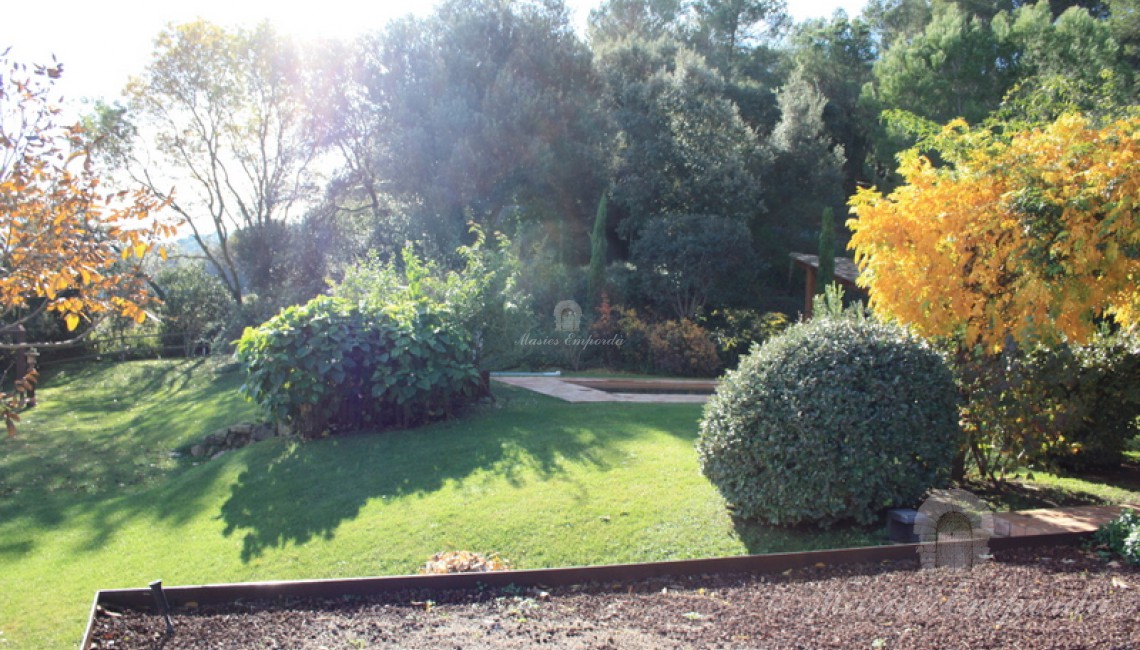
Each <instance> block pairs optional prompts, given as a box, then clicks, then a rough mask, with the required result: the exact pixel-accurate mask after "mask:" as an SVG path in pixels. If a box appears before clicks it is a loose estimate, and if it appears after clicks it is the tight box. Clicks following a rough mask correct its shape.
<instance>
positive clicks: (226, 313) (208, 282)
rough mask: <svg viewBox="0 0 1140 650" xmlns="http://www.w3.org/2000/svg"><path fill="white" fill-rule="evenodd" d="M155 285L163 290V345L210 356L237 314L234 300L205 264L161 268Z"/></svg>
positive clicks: (186, 353)
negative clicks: (229, 322)
mask: <svg viewBox="0 0 1140 650" xmlns="http://www.w3.org/2000/svg"><path fill="white" fill-rule="evenodd" d="M154 284H155V285H156V286H158V287H159V289H160V290H161V296H160V297H161V298H162V344H163V346H164V347H175V346H180V347H181V348H182V353H183V354H184V355H186V356H191V355H193V354H196V353H208V352H209V351H210V349H211V347H213V344H214V342H215V341H217V340H219V338H220V337H221V335H222V334H223V332H225V329H226V324H227V322H228V321H229V320H230V319H231V317H232V316H233V314H234V310H235V308H236V305H235V304H234V299H233V297H232V296H230V294H229V292H228V291H226V287H225V285H224V284H222V281H221V280H219V279H218V278H217V277H216V276H213V275H211V274H210V273H209V272H207V271H206V269H205V267H204V266H203V265H202V264H180V265H177V266H170V267H166V268H164V269H162V270H161V271H159V272H158V274H157V275H156V276H155V279H154Z"/></svg>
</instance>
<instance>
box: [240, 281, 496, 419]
mask: <svg viewBox="0 0 1140 650" xmlns="http://www.w3.org/2000/svg"><path fill="white" fill-rule="evenodd" d="M237 356H238V359H239V360H240V361H241V363H242V364H244V366H245V368H246V370H247V373H248V378H247V380H246V382H245V384H244V385H243V386H242V391H243V392H244V393H245V394H246V395H247V396H249V397H250V398H251V399H253V401H255V402H257V403H258V404H259V405H261V407H262V408H263V409H264V410H265V411H266V413H267V414H268V415H269V416H270V417H271V418H272V419H273V420H275V421H277V422H283V423H287V424H289V425H290V426H292V427H293V428H294V430H295V431H297V432H298V433H300V434H301V435H303V436H305V437H314V436H319V435H324V434H326V433H331V432H336V431H351V430H358V429H363V428H370V427H376V428H380V427H389V426H399V427H407V426H414V425H417V424H421V423H423V422H426V421H430V420H433V419H439V418H442V417H446V416H449V415H451V413H452V412H453V410H454V408H455V407H456V406H457V405H459V404H460V403H462V402H463V401H464V400H465V399H468V398H470V397H472V396H474V395H476V394H477V392H478V390H479V386H480V376H479V372H478V370H477V369H476V366H475V350H474V347H473V345H472V343H471V340H470V336H469V335H468V334H467V333H466V332H465V331H464V330H462V329H460V328H458V327H455V326H453V325H451V321H449V320H448V319H447V318H445V317H444V315H442V314H440V313H437V312H435V311H433V310H431V309H429V308H427V306H426V305H423V304H421V305H419V306H418V308H416V309H411V310H409V309H402V310H401V309H393V310H383V309H371V308H368V307H367V306H366V305H365V304H364V303H355V302H351V301H348V300H345V299H343V298H333V297H328V296H321V297H318V298H315V299H313V300H312V301H310V302H309V303H307V304H305V305H300V306H296V307H289V308H288V309H285V310H283V311H282V312H281V313H280V314H278V315H277V316H275V317H273V318H271V319H270V320H269V321H267V322H266V323H264V324H262V325H261V326H260V327H257V328H248V329H246V331H245V334H244V335H243V336H242V338H241V340H240V341H238V345H237Z"/></svg>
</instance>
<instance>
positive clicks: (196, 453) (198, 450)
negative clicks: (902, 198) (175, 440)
mask: <svg viewBox="0 0 1140 650" xmlns="http://www.w3.org/2000/svg"><path fill="white" fill-rule="evenodd" d="M190 455H191V456H193V457H194V458H201V457H202V456H205V455H206V447H205V446H204V445H194V446H193V447H191V448H190Z"/></svg>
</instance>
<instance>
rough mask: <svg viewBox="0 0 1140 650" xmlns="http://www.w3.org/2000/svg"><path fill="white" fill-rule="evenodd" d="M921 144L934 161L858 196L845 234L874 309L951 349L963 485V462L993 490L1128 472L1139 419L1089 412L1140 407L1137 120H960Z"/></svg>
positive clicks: (912, 158) (907, 162)
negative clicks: (1045, 475) (1048, 471)
mask: <svg viewBox="0 0 1140 650" xmlns="http://www.w3.org/2000/svg"><path fill="white" fill-rule="evenodd" d="M924 146H926V147H927V150H930V151H933V152H935V153H936V154H937V156H938V157H937V160H938V164H937V165H935V164H933V163H932V162H931V161H930V160H929V159H927V158H925V157H923V156H922V155H920V151H919V150H918V149H915V150H912V151H910V152H908V153H906V154H905V155H904V156H903V163H902V166H901V168H900V172H901V173H902V175H903V177H904V178H905V181H906V182H905V184H904V185H902V186H901V187H899V188H898V189H896V190H895V191H894V192H892V193H890V194H889V195H887V196H883V195H882V194H880V193H879V192H877V191H875V190H873V189H863V190H861V191H859V192H858V193H857V194H856V195H855V196H854V197H852V198H851V206H852V211H853V212H854V213H855V214H856V215H857V217H856V218H855V219H852V220H850V221H849V222H848V226H849V227H850V228H851V229H852V231H853V232H854V235H853V237H852V238H851V242H850V247H851V248H853V249H854V250H855V256H856V260H857V262H858V263H859V265H860V267H861V270H862V273H861V275H860V283H861V284H862V285H863V286H865V287H866V288H867V289H868V291H869V293H870V299H871V304H872V306H873V307H874V309H875V311H876V312H877V313H879V314H880V315H884V316H886V317H888V318H893V319H896V320H898V321H901V322H903V323H905V324H907V325H909V326H911V327H913V328H914V329H915V330H917V331H918V332H920V333H921V334H923V335H925V336H928V337H936V338H942V339H944V340H946V341H948V342H949V343H950V344H951V345H953V346H955V347H956V348H957V353H956V355H955V361H956V364H957V367H958V373H959V380H960V387H961V389H962V393H963V398H964V402H963V408H962V413H961V416H962V417H961V423H962V426H963V429H964V431H965V433H966V441H967V442H966V447H965V448H964V449H963V454H962V456H961V457H960V458H959V461H958V462H957V463H956V468H955V473H956V474H957V475H958V476H959V477H960V476H962V474H963V471H964V464H965V458H966V455H967V454H968V455H969V458H970V459H972V461H973V462H974V464H975V465H976V467H977V469H978V471H979V473H980V474H981V475H982V476H988V477H989V478H990V479H992V480H995V481H996V480H1000V479H1001V478H1003V477H1004V476H1005V475H1006V474H1007V473H1008V472H1009V471H1012V470H1014V469H1017V468H1019V467H1023V466H1026V465H1029V466H1031V467H1032V466H1034V465H1048V464H1062V465H1064V464H1066V463H1067V464H1069V465H1071V466H1075V465H1076V464H1080V463H1085V462H1101V463H1109V464H1111V463H1112V462H1113V461H1115V462H1117V463H1118V462H1119V456H1120V451H1121V447H1120V445H1121V444H1123V440H1125V439H1126V438H1127V437H1129V434H1127V433H1126V432H1125V431H1124V430H1125V429H1126V428H1127V427H1128V424H1127V423H1128V421H1129V418H1128V417H1126V416H1125V417H1123V419H1121V418H1117V420H1119V422H1118V421H1116V420H1111V418H1106V417H1105V416H1106V414H1105V413H1097V412H1096V410H1095V409H1094V410H1090V408H1093V406H1094V405H1096V404H1113V405H1114V408H1115V410H1118V411H1120V412H1121V413H1125V411H1124V410H1123V409H1124V408H1125V403H1128V404H1132V405H1133V406H1131V407H1128V408H1135V405H1136V401H1135V400H1136V394H1135V393H1136V391H1135V390H1134V386H1131V382H1130V381H1129V380H1128V378H1127V376H1126V374H1127V372H1129V371H1128V370H1126V369H1127V368H1134V367H1136V361H1135V355H1136V352H1135V351H1132V350H1135V348H1134V347H1132V344H1130V343H1127V341H1128V340H1131V339H1130V337H1128V336H1127V333H1128V331H1129V330H1131V331H1133V332H1135V331H1136V328H1137V323H1138V322H1140V119H1138V118H1135V117H1133V118H1127V119H1118V120H1116V121H1113V122H1110V123H1107V124H1103V125H1097V124H1094V123H1092V122H1090V121H1089V120H1088V119H1087V118H1085V117H1081V116H1079V115H1067V116H1063V117H1061V118H1059V119H1057V120H1056V121H1054V122H1052V123H1048V124H1043V125H1040V126H1038V127H1036V128H1033V129H1028V130H1024V131H1018V132H1015V133H1009V132H1005V133H1003V132H1001V130H999V129H994V128H973V129H972V128H970V127H969V126H967V125H966V124H965V123H964V122H962V121H955V122H951V123H950V124H948V125H947V126H946V127H945V128H944V129H943V130H942V132H941V133H940V134H938V135H936V136H934V137H933V138H932V139H930V140H927V141H926V142H925V143H924ZM1105 326H1108V328H1109V329H1118V330H1122V334H1124V335H1125V336H1120V335H1118V336H1115V337H1104V336H1099V335H1098V330H1100V329H1101V328H1104V327H1105ZM1114 373H1115V374H1114ZM1120 373H1124V375H1120ZM1114 382H1115V383H1114ZM1130 386H1131V387H1130ZM1098 408H1099V407H1098ZM1127 412H1128V413H1131V412H1134V411H1127ZM1110 420H1111V421H1110ZM1122 423H1123V424H1122ZM1098 450H1099V451H1098ZM1098 454H1099V455H1098ZM1083 459H1088V460H1087V461H1086V460H1083Z"/></svg>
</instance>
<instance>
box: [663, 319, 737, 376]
mask: <svg viewBox="0 0 1140 650" xmlns="http://www.w3.org/2000/svg"><path fill="white" fill-rule="evenodd" d="M649 352H650V355H651V356H652V359H653V369H654V370H655V371H656V372H660V373H662V374H666V375H675V376H681V377H712V376H714V375H716V373H717V371H718V370H720V357H718V356H717V353H716V345H714V344H713V342H712V341H711V340H710V339H709V334H708V332H706V331H705V329H704V328H703V327H701V326H700V325H697V324H696V323H694V322H693V321H691V320H689V319H687V318H685V319H681V320H679V321H677V320H670V321H665V322H663V323H657V324H656V325H654V326H653V327H651V328H650V330H649Z"/></svg>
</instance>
